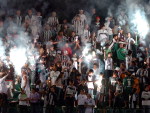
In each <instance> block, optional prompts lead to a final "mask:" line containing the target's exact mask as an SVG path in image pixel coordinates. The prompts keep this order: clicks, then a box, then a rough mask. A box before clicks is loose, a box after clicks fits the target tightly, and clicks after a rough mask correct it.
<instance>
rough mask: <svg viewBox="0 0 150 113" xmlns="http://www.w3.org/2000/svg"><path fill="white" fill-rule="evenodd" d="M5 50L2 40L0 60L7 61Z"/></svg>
mask: <svg viewBox="0 0 150 113" xmlns="http://www.w3.org/2000/svg"><path fill="white" fill-rule="evenodd" d="M5 57H6V56H5V48H4V46H3V43H2V41H1V40H0V59H1V60H4V59H5Z"/></svg>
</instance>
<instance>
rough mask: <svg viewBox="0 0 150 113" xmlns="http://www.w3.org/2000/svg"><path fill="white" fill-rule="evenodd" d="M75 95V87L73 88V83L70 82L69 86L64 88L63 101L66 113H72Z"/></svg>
mask: <svg viewBox="0 0 150 113" xmlns="http://www.w3.org/2000/svg"><path fill="white" fill-rule="evenodd" d="M75 94H76V87H75V86H74V81H73V80H70V81H69V85H68V86H67V88H66V92H65V97H64V99H65V101H66V107H67V108H66V113H72V111H73V107H74V102H75Z"/></svg>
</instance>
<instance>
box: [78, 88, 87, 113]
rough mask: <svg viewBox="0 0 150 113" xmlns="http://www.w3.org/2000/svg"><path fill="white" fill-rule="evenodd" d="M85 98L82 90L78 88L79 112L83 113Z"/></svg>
mask: <svg viewBox="0 0 150 113" xmlns="http://www.w3.org/2000/svg"><path fill="white" fill-rule="evenodd" d="M86 99H87V96H86V94H85V91H84V90H80V94H79V95H78V110H79V113H85V107H84V104H85V100H86Z"/></svg>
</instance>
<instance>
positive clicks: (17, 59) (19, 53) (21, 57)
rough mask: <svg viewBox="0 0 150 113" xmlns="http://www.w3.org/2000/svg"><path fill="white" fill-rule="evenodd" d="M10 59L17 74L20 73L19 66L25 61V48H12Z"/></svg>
mask: <svg viewBox="0 0 150 113" xmlns="http://www.w3.org/2000/svg"><path fill="white" fill-rule="evenodd" d="M10 61H11V62H12V63H13V65H14V68H15V72H16V74H17V75H21V68H22V67H23V65H24V64H25V63H26V62H27V56H26V48H12V49H11V50H10Z"/></svg>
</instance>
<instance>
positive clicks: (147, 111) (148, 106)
mask: <svg viewBox="0 0 150 113" xmlns="http://www.w3.org/2000/svg"><path fill="white" fill-rule="evenodd" d="M142 106H143V107H144V109H143V110H144V112H143V113H150V90H149V86H148V85H146V86H145V90H144V91H142Z"/></svg>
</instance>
